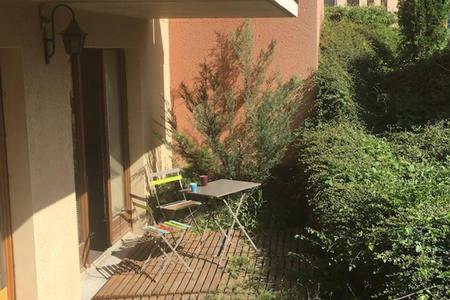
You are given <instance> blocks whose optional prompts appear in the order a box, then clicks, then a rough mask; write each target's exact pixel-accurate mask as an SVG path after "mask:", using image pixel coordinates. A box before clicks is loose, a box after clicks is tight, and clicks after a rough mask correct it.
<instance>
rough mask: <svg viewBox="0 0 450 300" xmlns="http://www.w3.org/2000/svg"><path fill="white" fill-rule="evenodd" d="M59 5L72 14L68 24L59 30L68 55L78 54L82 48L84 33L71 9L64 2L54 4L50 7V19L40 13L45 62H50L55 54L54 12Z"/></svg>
mask: <svg viewBox="0 0 450 300" xmlns="http://www.w3.org/2000/svg"><path fill="white" fill-rule="evenodd" d="M60 7H64V8H66V9H68V10H69V11H70V14H71V16H72V20H71V21H70V24H69V25H68V26H67V27H66V29H64V30H63V31H62V32H61V36H62V40H63V43H64V49H65V50H66V53H67V54H68V55H79V54H80V53H81V51H82V50H83V48H84V40H85V38H86V33H85V32H84V31H83V30H81V28H80V25H78V22H77V21H76V20H75V13H74V11H73V9H72V8H71V7H70V6H68V5H66V4H59V5H56V6H55V7H53V9H52V12H51V19H50V20H49V19H48V18H47V17H45V16H43V15H42V13H41V23H42V28H43V30H44V54H45V63H46V64H49V63H50V58H51V57H52V56H53V55H54V54H55V12H56V10H57V9H58V8H60ZM49 23H50V26H51V32H50V33H49V32H48V30H47V25H48V24H49Z"/></svg>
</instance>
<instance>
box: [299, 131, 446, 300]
mask: <svg viewBox="0 0 450 300" xmlns="http://www.w3.org/2000/svg"><path fill="white" fill-rule="evenodd" d="M444 128H445V129H444ZM417 130H418V132H417V133H415V134H414V135H415V136H414V138H412V139H405V135H409V136H411V135H413V134H412V133H402V134H401V135H402V136H401V137H398V136H395V135H394V136H393V137H391V136H387V137H385V138H381V137H376V136H374V135H371V134H368V133H366V132H364V130H363V129H362V128H358V127H356V126H355V125H352V124H348V123H340V124H337V125H323V126H320V127H318V128H317V129H316V130H309V131H307V132H305V133H304V135H303V145H304V147H305V148H304V150H303V158H302V161H303V163H304V164H306V165H307V172H308V174H309V184H308V186H309V188H310V192H309V195H310V197H311V198H310V203H311V205H312V206H313V207H314V212H315V215H316V216H317V218H318V221H319V226H320V227H317V230H314V229H310V232H309V235H307V236H309V239H310V241H314V243H315V244H316V245H317V246H318V247H317V249H316V250H318V251H320V252H321V253H322V254H323V255H324V257H326V258H327V259H326V264H324V261H323V260H321V261H320V262H316V263H318V264H319V263H320V268H318V269H320V272H321V273H322V276H325V282H326V284H328V290H332V291H333V292H334V293H337V294H339V293H345V292H347V293H349V295H350V290H349V287H351V290H352V291H353V293H356V294H358V295H363V296H365V297H369V296H374V295H377V294H378V293H380V292H379V291H383V292H381V294H383V293H386V294H388V295H390V296H402V295H405V294H408V293H409V292H415V291H417V290H420V289H423V288H427V287H431V286H435V288H434V290H433V291H432V292H433V293H434V294H433V295H435V296H436V297H438V296H440V297H443V293H444V291H445V286H447V285H448V284H450V281H449V280H450V277H448V274H447V273H448V271H449V269H448V266H449V265H448V263H449V261H448V257H449V254H450V253H449V249H450V231H449V230H450V227H449V226H450V214H449V213H450V156H449V155H448V151H449V150H450V144H446V145H445V146H443V145H444V143H445V142H442V141H441V140H439V139H436V140H427V141H426V142H424V139H423V138H424V137H425V136H427V137H430V132H433V131H434V132H436V131H442V130H443V131H445V133H444V132H442V133H443V134H446V135H447V136H450V127H448V126H447V127H444V125H437V126H436V127H430V128H429V129H427V130H426V131H425V132H421V131H419V129H417ZM400 140H401V141H403V144H398V143H399V141H400ZM447 140H448V138H447ZM429 148H431V149H437V151H436V152H435V154H433V153H430V151H428V149H429ZM406 149H408V150H406ZM444 153H445V157H444V158H443V157H442V154H444ZM441 159H442V160H441ZM324 265H328V266H324ZM344 274H345V275H344ZM315 275H317V274H315ZM385 278H389V280H388V281H385ZM325 287H326V286H325ZM325 290H327V289H325Z"/></svg>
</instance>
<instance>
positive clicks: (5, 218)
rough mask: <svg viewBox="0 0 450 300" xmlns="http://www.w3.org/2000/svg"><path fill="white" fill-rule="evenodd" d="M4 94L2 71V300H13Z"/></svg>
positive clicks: (0, 163)
mask: <svg viewBox="0 0 450 300" xmlns="http://www.w3.org/2000/svg"><path fill="white" fill-rule="evenodd" d="M2 92H3V90H2V88H1V69H0V300H13V299H14V273H13V252H12V247H13V245H12V236H11V235H12V232H11V210H10V204H9V183H8V164H7V156H6V133H5V122H4V115H3V101H2Z"/></svg>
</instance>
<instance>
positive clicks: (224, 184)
mask: <svg viewBox="0 0 450 300" xmlns="http://www.w3.org/2000/svg"><path fill="white" fill-rule="evenodd" d="M259 186H261V184H260V183H255V182H247V181H238V180H228V179H220V180H216V181H212V182H209V183H208V185H206V186H199V187H198V189H197V192H190V193H191V194H192V195H199V196H203V197H208V198H210V199H217V200H221V201H222V202H223V203H224V204H225V206H226V207H227V208H228V211H229V212H230V214H231V215H232V216H233V223H232V224H231V226H230V228H229V229H230V230H231V229H233V228H234V225H236V223H237V224H238V226H239V228H240V230H241V231H242V232H243V233H244V234H245V236H246V237H247V239H248V241H249V242H250V244H251V245H252V246H253V248H254V249H255V250H256V251H258V248H256V246H255V243H254V242H253V241H252V239H251V238H250V235H249V234H248V232H247V231H246V230H245V228H244V226H243V225H242V224H241V222H240V221H239V219H238V215H239V211H240V209H241V205H242V203H243V202H244V201H245V200H246V199H247V198H248V197H249V196H250V194H251V191H252V190H254V189H256V188H258V187H259ZM238 193H241V194H242V195H241V197H240V198H239V202H238V205H237V207H236V210H235V211H233V209H232V207H231V206H230V204H229V203H228V202H229V201H228V200H229V196H231V195H233V194H238ZM213 218H214V221H215V223H216V225H217V226H218V227H219V229H220V231H221V232H222V234H223V235H224V236H225V241H224V244H223V247H222V252H221V255H220V260H219V265H220V264H221V262H222V258H223V254H224V253H225V252H224V251H223V249H225V247H226V246H227V245H228V244H229V243H230V242H231V238H230V236H229V235H228V234H227V233H226V232H225V230H224V229H223V228H222V226H220V224H219V222H217V219H216V218H215V216H213Z"/></svg>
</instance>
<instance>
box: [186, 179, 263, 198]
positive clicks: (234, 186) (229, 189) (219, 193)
mask: <svg viewBox="0 0 450 300" xmlns="http://www.w3.org/2000/svg"><path fill="white" fill-rule="evenodd" d="M260 185H261V184H260V183H256V182H248V181H239V180H229V179H219V180H216V181H211V182H209V183H208V185H207V186H199V187H198V190H197V192H195V193H194V192H190V191H189V193H190V194H192V195H201V196H207V197H216V198H220V197H224V196H228V195H231V194H235V193H239V192H243V191H246V190H250V189H253V188H256V187H259V186H260Z"/></svg>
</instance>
